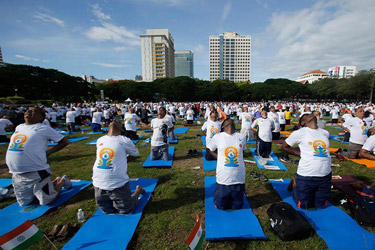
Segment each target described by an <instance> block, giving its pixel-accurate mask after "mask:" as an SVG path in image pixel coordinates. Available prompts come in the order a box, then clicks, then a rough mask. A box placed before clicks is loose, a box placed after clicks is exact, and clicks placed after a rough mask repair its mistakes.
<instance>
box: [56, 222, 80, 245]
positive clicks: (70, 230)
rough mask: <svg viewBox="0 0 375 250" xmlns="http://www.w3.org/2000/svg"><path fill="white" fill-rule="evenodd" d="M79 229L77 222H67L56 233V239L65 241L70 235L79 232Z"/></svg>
mask: <svg viewBox="0 0 375 250" xmlns="http://www.w3.org/2000/svg"><path fill="white" fill-rule="evenodd" d="M77 229H78V227H77V224H76V223H74V224H70V223H67V224H65V225H64V226H62V228H61V230H60V231H59V233H58V234H57V235H56V239H57V240H58V241H63V240H65V239H67V238H68V237H69V236H71V235H73V234H74V233H75V232H77Z"/></svg>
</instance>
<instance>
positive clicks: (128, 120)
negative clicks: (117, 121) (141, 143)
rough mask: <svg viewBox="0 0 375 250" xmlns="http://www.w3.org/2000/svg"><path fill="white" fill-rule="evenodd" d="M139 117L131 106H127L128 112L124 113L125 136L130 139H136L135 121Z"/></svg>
mask: <svg viewBox="0 0 375 250" xmlns="http://www.w3.org/2000/svg"><path fill="white" fill-rule="evenodd" d="M139 120H140V118H139V117H138V116H137V115H136V114H134V111H133V108H129V110H128V113H126V114H125V118H124V123H125V136H126V137H128V138H130V140H138V139H139V137H138V135H137V127H136V122H138V121H139Z"/></svg>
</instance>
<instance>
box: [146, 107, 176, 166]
mask: <svg viewBox="0 0 375 250" xmlns="http://www.w3.org/2000/svg"><path fill="white" fill-rule="evenodd" d="M165 115H166V109H165V108H164V107H160V108H159V110H158V117H157V118H155V119H152V120H151V129H152V130H153V134H152V137H151V160H152V161H153V160H159V159H160V158H163V160H164V161H169V152H168V127H173V124H172V121H171V120H170V119H169V120H166V119H165Z"/></svg>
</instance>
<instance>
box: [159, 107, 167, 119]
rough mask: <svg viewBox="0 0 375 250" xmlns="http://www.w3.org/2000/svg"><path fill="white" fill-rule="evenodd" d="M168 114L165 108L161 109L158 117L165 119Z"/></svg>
mask: <svg viewBox="0 0 375 250" xmlns="http://www.w3.org/2000/svg"><path fill="white" fill-rule="evenodd" d="M166 113H167V111H166V109H165V108H164V107H160V108H159V110H158V117H159V118H164V117H165V114H166Z"/></svg>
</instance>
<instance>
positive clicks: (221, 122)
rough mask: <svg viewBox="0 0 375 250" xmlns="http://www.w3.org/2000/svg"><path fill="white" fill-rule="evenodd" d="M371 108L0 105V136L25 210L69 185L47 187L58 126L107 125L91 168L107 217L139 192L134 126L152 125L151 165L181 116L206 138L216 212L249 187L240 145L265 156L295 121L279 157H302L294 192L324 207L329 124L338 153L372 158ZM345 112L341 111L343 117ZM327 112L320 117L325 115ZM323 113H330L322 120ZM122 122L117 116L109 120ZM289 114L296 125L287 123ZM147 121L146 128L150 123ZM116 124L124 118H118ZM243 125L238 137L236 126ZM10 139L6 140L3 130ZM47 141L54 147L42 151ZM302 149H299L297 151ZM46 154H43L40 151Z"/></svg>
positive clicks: (238, 203) (62, 180)
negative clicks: (132, 176)
mask: <svg viewBox="0 0 375 250" xmlns="http://www.w3.org/2000/svg"><path fill="white" fill-rule="evenodd" d="M373 112H375V105H373V104H371V103H368V104H357V103H349V104H348V103H334V102H332V103H308V102H307V103H303V102H262V103H255V102H249V103H244V102H242V103H241V102H237V103H229V102H211V103H210V102H194V103H192V102H163V103H162V102H157V103H143V102H140V101H137V102H135V103H127V104H103V103H100V104H96V103H82V104H81V103H78V104H67V105H58V104H53V105H51V106H39V107H27V106H20V107H11V108H10V107H6V106H5V105H3V106H2V107H0V117H1V119H0V140H1V142H9V146H8V150H7V153H6V163H7V166H8V168H9V172H10V173H11V174H12V179H13V187H14V191H15V195H16V198H17V201H18V203H19V204H20V205H21V206H24V205H28V204H31V203H33V202H39V203H40V204H41V205H43V204H50V203H52V202H53V201H54V200H55V199H56V197H57V196H58V195H59V193H60V191H61V189H62V188H63V187H64V188H70V187H71V186H72V183H71V181H70V180H69V178H68V177H67V176H63V177H57V178H56V179H55V180H53V181H52V179H51V170H50V166H49V164H48V161H47V157H48V156H49V155H50V154H52V153H55V152H57V151H59V150H61V149H63V148H64V147H65V146H67V145H68V144H69V141H68V139H66V138H65V137H64V136H62V135H61V134H60V133H58V131H56V128H57V127H58V125H59V122H60V123H63V122H65V126H66V129H67V131H68V132H74V131H77V130H79V129H80V126H81V125H83V124H91V128H92V131H93V132H100V131H103V130H102V125H104V126H108V134H107V135H104V136H102V137H100V138H99V139H98V141H97V153H96V161H95V164H94V166H93V177H92V179H93V185H94V187H95V200H96V203H97V205H98V207H99V208H100V209H101V210H102V211H103V212H104V213H125V214H126V213H130V212H131V211H132V210H133V209H134V208H135V206H136V205H137V202H138V196H139V195H140V194H142V193H143V192H144V189H143V188H142V187H140V186H137V189H136V191H135V192H134V193H133V194H132V193H131V192H130V187H129V183H128V182H129V176H128V175H127V163H128V162H129V161H131V160H133V159H134V158H135V157H138V156H139V152H138V150H137V148H136V146H135V145H134V144H133V142H132V141H131V140H136V139H138V135H137V130H136V126H137V124H142V125H143V126H150V128H151V129H152V130H153V134H152V136H151V149H150V151H151V160H166V161H167V160H170V159H169V157H170V156H169V153H168V147H169V141H170V140H173V139H174V138H175V135H174V133H173V131H174V127H175V123H176V120H177V119H186V124H187V125H194V121H195V119H196V118H198V117H203V118H204V120H205V122H204V123H203V125H202V127H201V130H202V133H203V134H204V135H206V154H205V155H204V156H203V157H205V159H206V160H208V161H215V160H216V161H217V167H216V177H217V179H216V180H217V185H216V189H215V196H214V203H215V206H216V207H217V208H218V209H224V210H227V209H240V208H241V207H242V200H243V194H244V190H245V173H246V171H245V164H244V159H243V152H244V150H245V149H246V142H247V141H251V140H254V139H255V140H256V153H257V155H258V156H259V157H261V158H263V159H268V158H269V157H270V154H271V150H272V142H273V141H275V140H279V139H280V132H281V131H285V130H286V126H287V125H292V127H291V129H290V130H293V132H292V133H291V134H290V136H289V137H288V138H287V139H286V140H285V141H283V142H282V150H283V151H284V152H285V155H284V156H283V157H282V158H281V160H282V161H285V162H289V161H290V159H289V157H288V155H296V156H298V157H300V160H299V163H298V169H297V173H296V178H295V180H294V181H292V182H291V187H290V190H292V196H293V199H294V201H295V202H296V204H297V205H298V207H300V208H310V207H316V208H324V207H325V205H326V204H327V200H328V197H329V192H330V187H331V176H332V171H331V155H330V151H329V145H330V142H329V133H328V131H327V130H325V127H326V126H327V124H329V123H330V124H335V125H336V126H341V128H342V130H344V131H345V132H346V134H345V136H344V139H343V140H347V141H348V142H349V147H348V150H342V149H339V150H338V151H337V152H336V153H337V156H338V158H339V159H345V158H357V157H362V158H366V159H370V160H375V156H374V155H373V154H372V151H373V149H374V148H375V136H373V135H372V134H374V133H375V129H373V123H374V116H375V113H373ZM341 114H343V115H342V116H341ZM155 116H156V117H155ZM323 116H326V118H325V119H323ZM327 116H328V117H330V118H329V119H328V122H327ZM118 117H121V118H120V119H115V118H118ZM293 117H296V120H297V122H295V123H293ZM149 119H151V122H150V121H149ZM121 120H122V121H123V122H121ZM236 122H238V123H240V124H241V129H240V132H236V129H235V123H236ZM13 128H14V133H13V135H12V136H11V138H10V140H9V139H8V138H7V136H6V130H12V129H13ZM49 141H54V142H57V145H56V146H53V147H51V148H48V150H47V144H48V142H49ZM297 145H298V148H295V146H297ZM44 152H46V153H44Z"/></svg>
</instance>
